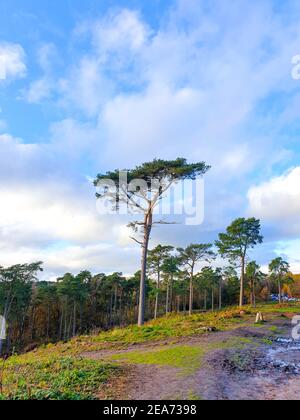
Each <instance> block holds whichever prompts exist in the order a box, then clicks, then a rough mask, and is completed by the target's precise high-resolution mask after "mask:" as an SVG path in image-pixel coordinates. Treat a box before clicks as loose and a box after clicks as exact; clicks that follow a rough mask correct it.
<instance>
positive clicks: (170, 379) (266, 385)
mask: <svg viewBox="0 0 300 420" xmlns="http://www.w3.org/2000/svg"><path fill="white" fill-rule="evenodd" d="M272 326H273V327H275V326H277V327H278V326H279V327H280V328H281V329H283V330H284V332H285V334H286V336H287V337H288V335H289V328H290V324H289V323H288V322H286V321H280V320H279V321H276V323H273V324H272V325H268V326H266V327H264V328H254V327H243V328H238V329H235V330H232V331H226V332H217V333H211V334H206V335H201V336H195V337H192V338H183V339H180V340H178V342H177V343H176V344H174V342H173V343H171V342H170V341H164V342H160V343H151V344H150V345H149V344H142V345H136V346H130V347H128V348H127V349H126V350H120V351H100V352H93V353H85V354H84V355H83V356H84V357H87V358H92V359H96V360H102V359H103V360H108V359H110V357H111V356H114V360H117V361H118V362H119V363H120V364H121V365H122V366H123V367H124V375H123V376H122V378H120V377H118V378H115V379H114V380H112V382H111V383H109V384H108V385H107V388H106V390H105V395H107V393H108V394H109V395H110V397H111V398H112V399H128V400H145V399H149V400H162V399H166V400H170V399H196V398H199V399H205V400H260V399H264V400H286V399H291V400H300V363H299V360H300V345H299V349H298V350H297V349H296V350H294V351H291V348H292V347H291V343H290V344H288V343H287V344H285V345H284V346H285V347H283V348H282V349H281V347H282V346H283V344H282V343H280V342H277V341H276V340H275V337H274V334H273V333H272V332H271V328H270V327H272ZM233 338H234V339H235V341H234V342H235V343H237V345H233V347H232V348H230V346H229V348H227V347H226V346H225V347H226V348H224V345H225V344H226V343H228V342H229V340H232V339H233ZM239 340H240V342H241V343H243V346H242V347H241V346H239V344H238V343H239ZM247 340H249V345H245V342H247ZM271 340H273V341H271ZM267 341H268V342H267ZM208 345H209V346H211V348H212V350H211V351H209V352H207V353H206V354H205V356H204V357H203V360H202V363H201V367H199V368H198V369H196V370H195V371H193V372H189V373H188V374H186V373H183V370H182V369H181V368H176V367H172V366H168V365H157V364H143V363H135V364H132V363H131V364H129V363H128V361H126V360H125V359H124V358H126V354H130V353H131V352H133V351H134V352H135V353H140V354H144V355H145V354H147V353H149V352H153V351H156V350H159V351H160V350H168V349H174V348H175V347H178V346H191V347H193V348H195V347H197V346H199V347H201V348H202V347H205V346H208ZM118 355H120V359H118V357H116V356H118ZM281 355H284V357H282V356H281ZM279 359H280V360H279ZM297 366H298V368H299V371H298V370H297ZM108 390H109V392H107V391H108ZM101 397H102V395H101V394H100V398H101Z"/></svg>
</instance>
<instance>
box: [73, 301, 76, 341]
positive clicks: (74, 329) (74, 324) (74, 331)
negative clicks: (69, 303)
mask: <svg viewBox="0 0 300 420" xmlns="http://www.w3.org/2000/svg"><path fill="white" fill-rule="evenodd" d="M75 335H76V301H75V300H74V306H73V337H75Z"/></svg>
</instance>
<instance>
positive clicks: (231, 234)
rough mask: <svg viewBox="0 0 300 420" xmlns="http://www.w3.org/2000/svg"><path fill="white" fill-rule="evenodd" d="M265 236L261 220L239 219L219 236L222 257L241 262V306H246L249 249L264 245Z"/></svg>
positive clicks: (217, 242) (218, 243)
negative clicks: (246, 272)
mask: <svg viewBox="0 0 300 420" xmlns="http://www.w3.org/2000/svg"><path fill="white" fill-rule="evenodd" d="M262 241H263V236H262V235H261V234H260V220H258V219H255V218H254V217H253V218H250V219H245V218H239V219H236V220H234V221H233V222H232V224H231V225H230V226H228V228H227V229H226V233H220V234H219V240H218V241H216V246H217V248H218V250H219V253H220V255H221V256H222V257H227V258H229V260H230V261H232V262H235V261H240V263H241V281H240V306H243V305H244V282H245V266H246V257H247V252H248V250H249V249H251V248H254V246H255V245H257V244H260V243H262Z"/></svg>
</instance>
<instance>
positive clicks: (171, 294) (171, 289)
mask: <svg viewBox="0 0 300 420" xmlns="http://www.w3.org/2000/svg"><path fill="white" fill-rule="evenodd" d="M170 310H171V312H173V276H171V281H170Z"/></svg>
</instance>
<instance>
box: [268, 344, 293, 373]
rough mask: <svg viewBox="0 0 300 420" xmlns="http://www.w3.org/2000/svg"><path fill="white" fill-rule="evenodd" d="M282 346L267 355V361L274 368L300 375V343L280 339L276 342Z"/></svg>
mask: <svg viewBox="0 0 300 420" xmlns="http://www.w3.org/2000/svg"><path fill="white" fill-rule="evenodd" d="M276 343H278V344H280V346H279V347H278V346H277V347H275V348H272V349H271V350H269V351H268V353H267V359H268V361H269V362H270V363H271V364H272V366H273V367H274V368H277V369H279V370H283V371H285V372H290V373H294V374H300V342H299V341H294V340H292V339H285V338H280V339H277V340H276Z"/></svg>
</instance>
